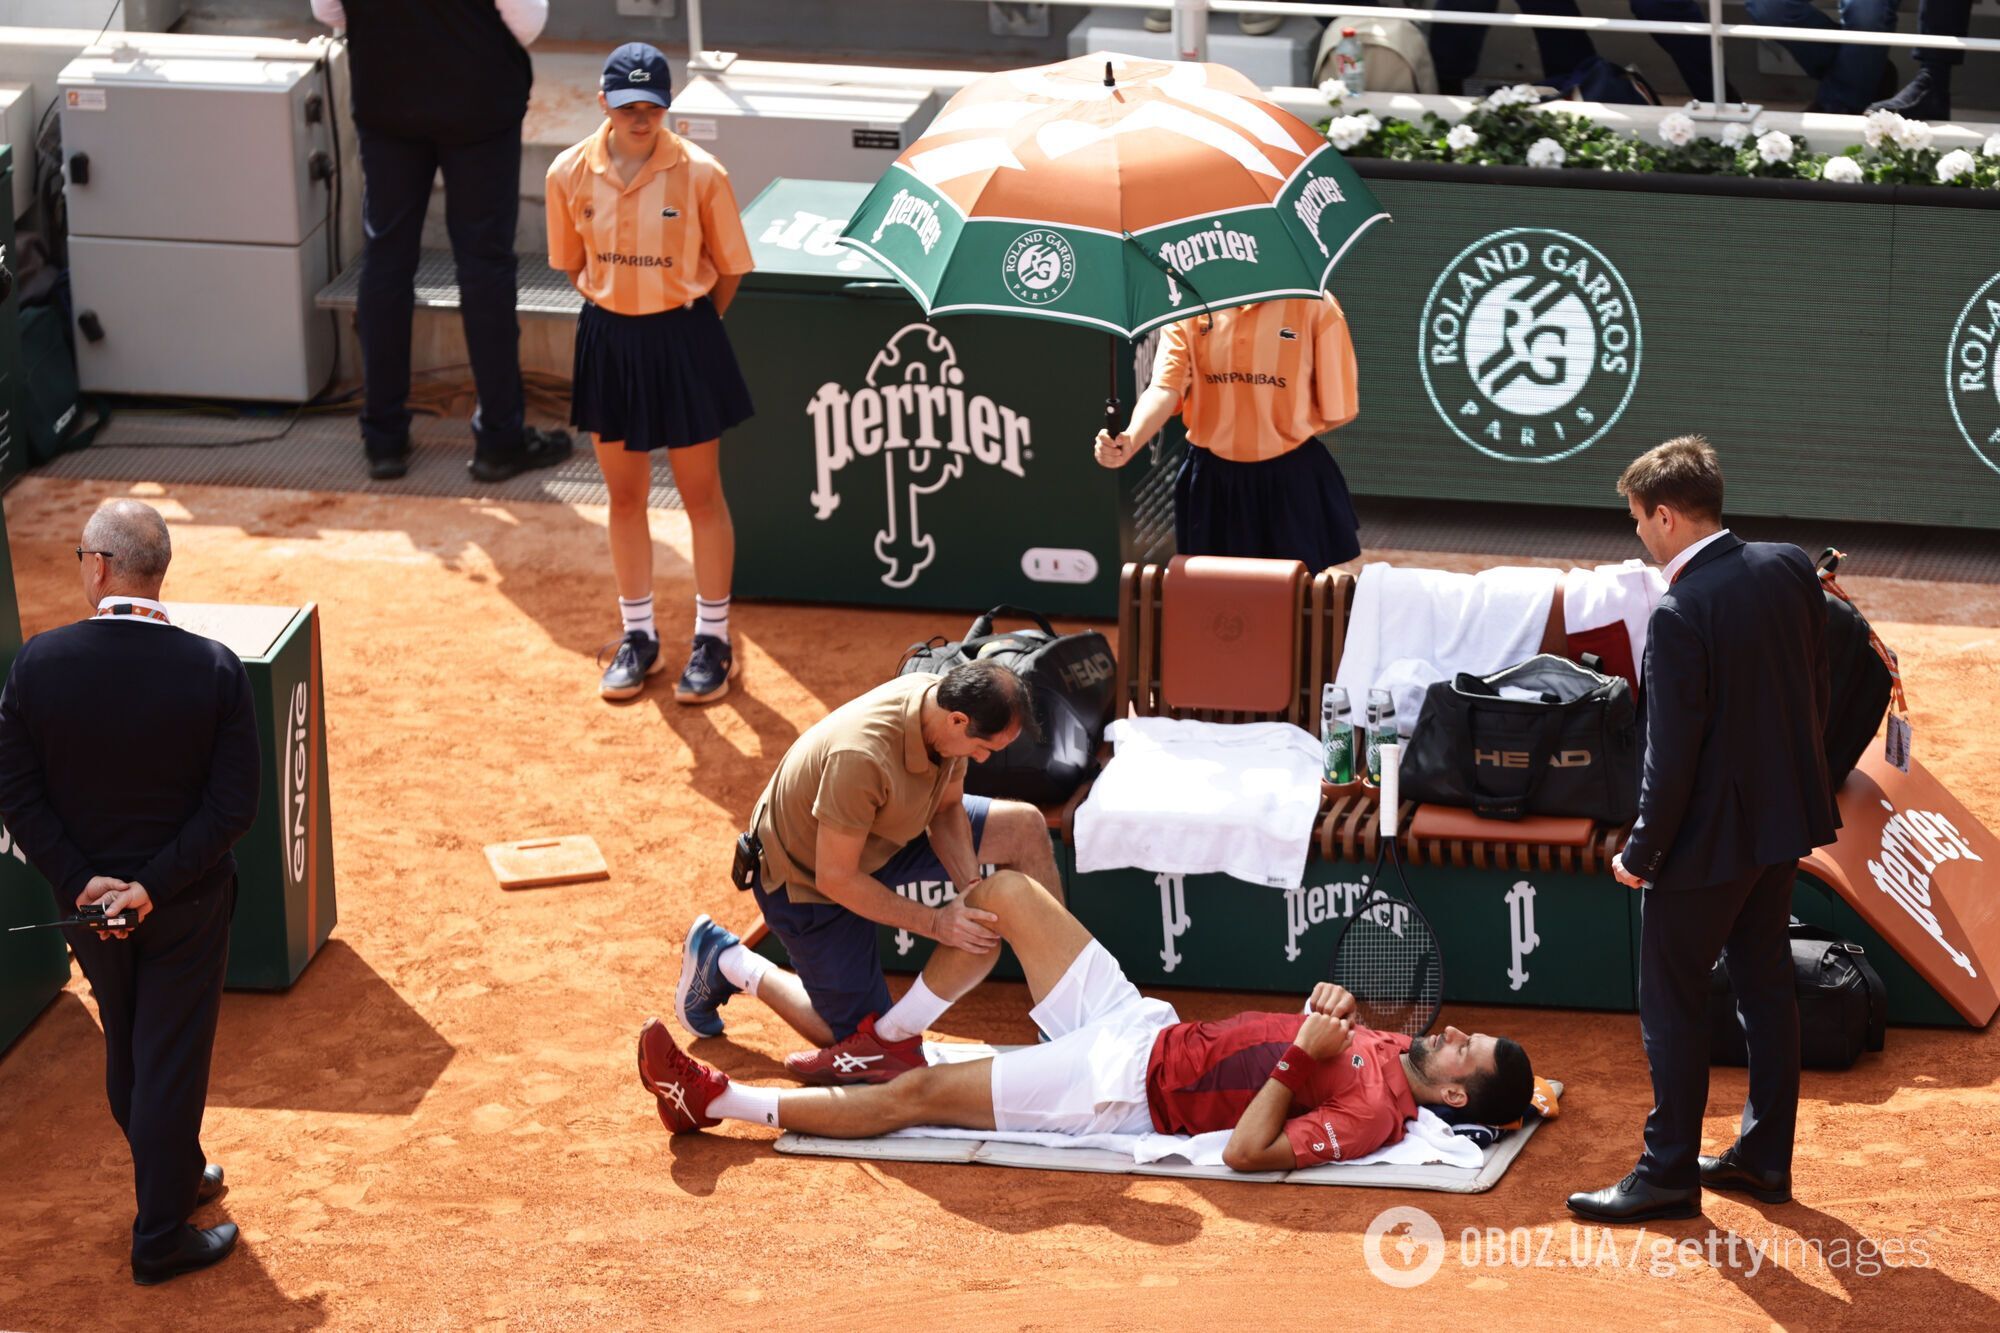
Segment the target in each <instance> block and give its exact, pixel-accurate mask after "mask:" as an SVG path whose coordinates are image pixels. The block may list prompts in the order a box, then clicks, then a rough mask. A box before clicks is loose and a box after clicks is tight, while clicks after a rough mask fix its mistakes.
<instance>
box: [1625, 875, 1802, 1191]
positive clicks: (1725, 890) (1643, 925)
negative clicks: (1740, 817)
mask: <svg viewBox="0 0 2000 1333" xmlns="http://www.w3.org/2000/svg"><path fill="white" fill-rule="evenodd" d="M1797 874H1798V865H1797V863H1796V862H1790V861H1788V862H1786V863H1785V864H1783V865H1777V866H1766V867H1764V868H1763V869H1762V870H1758V871H1753V872H1752V873H1750V874H1748V875H1745V876H1744V877H1743V878H1741V879H1738V880H1733V881H1731V882H1729V883H1726V884H1713V885H1710V886H1708V887H1707V888H1702V889H1692V890H1686V891H1679V892H1675V891H1667V892H1662V891H1661V890H1659V889H1647V890H1645V897H1644V899H1643V902H1642V905H1641V908H1640V911H1641V914H1642V915H1641V919H1640V929H1639V1029H1640V1031H1641V1033H1642V1034H1643V1035H1644V1037H1645V1042H1646V1062H1647V1064H1648V1065H1649V1066H1650V1067H1651V1069H1652V1074H1653V1111H1652V1114H1651V1115H1648V1116H1647V1117H1646V1151H1645V1153H1644V1155H1643V1156H1642V1157H1641V1158H1640V1159H1639V1175H1640V1176H1641V1177H1642V1178H1643V1179H1645V1180H1646V1181H1648V1182H1649V1183H1651V1184H1653V1185H1657V1186H1659V1187H1661V1188H1663V1189H1692V1188H1694V1187H1695V1186H1697V1185H1698V1184H1699V1183H1700V1170H1699V1167H1698V1164H1697V1163H1696V1161H1695V1159H1696V1157H1697V1156H1698V1155H1699V1154H1700V1152H1701V1121H1702V1115H1703V1113H1704V1112H1705V1111H1706V1110H1707V1108H1708V1059H1709V1017H1708V1002H1709V973H1710V971H1711V969H1713V967H1714V966H1715V959H1716V956H1717V955H1718V954H1720V955H1721V956H1722V957H1723V958H1725V959H1726V960H1727V962H1728V964H1729V979H1730V981H1731V982H1732V983H1733V984H1734V986H1735V988H1736V1012H1737V1015H1738V1017H1740V1018H1741V1019H1742V1022H1743V1033H1744V1036H1745V1038H1746V1039H1747V1043H1748V1045H1749V1048H1750V1097H1749V1100H1748V1101H1747V1102H1745V1104H1744V1107H1743V1122H1742V1128H1741V1133H1740V1134H1739V1136H1738V1139H1737V1142H1738V1145H1739V1146H1738V1149H1737V1160H1738V1161H1740V1162H1742V1163H1743V1165H1745V1166H1748V1167H1751V1168H1752V1169H1754V1170H1758V1171H1790V1170H1791V1167H1792V1131H1793V1129H1794V1128H1795V1127H1796V1126H1797V1124H1798V1113H1799V1001H1798V992H1797V990H1796V983H1795V982H1794V980H1793V973H1792V949H1791V932H1790V929H1789V927H1790V921H1791V905H1792V880H1793V879H1794V878H1795V877H1796V876H1797Z"/></svg>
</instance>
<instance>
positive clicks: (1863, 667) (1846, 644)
mask: <svg viewBox="0 0 2000 1333" xmlns="http://www.w3.org/2000/svg"><path fill="white" fill-rule="evenodd" d="M1845 558H1846V557H1845V556H1843V555H1842V554H1841V553H1840V552H1839V551H1836V550H1834V549H1833V548H1832V547H1828V548H1827V549H1826V550H1825V551H1824V552H1823V553H1821V555H1820V558H1819V562H1818V563H1819V581H1820V589H1821V591H1822V592H1824V593H1825V594H1826V665H1827V674H1828V675H1829V676H1830V677H1831V678H1832V685H1833V689H1832V702H1831V704H1830V706H1829V707H1828V708H1827V710H1826V736H1825V741H1826V775H1827V777H1828V779H1830V780H1831V781H1832V783H1833V785H1834V787H1835V789H1838V788H1839V786H1840V784H1841V783H1842V782H1844V781H1845V780H1846V779H1847V775H1848V774H1849V773H1852V772H1853V771H1854V766H1855V765H1856V764H1858V763H1860V762H1861V756H1862V755H1863V754H1864V753H1865V752H1866V751H1867V749H1868V744H1869V742H1871V741H1873V740H1874V739H1875V733H1876V732H1877V731H1879V730H1880V729H1881V727H1882V715H1883V714H1885V713H1887V712H1888V711H1889V697H1890V693H1891V690H1892V682H1891V679H1890V676H1889V664H1888V663H1887V662H1885V661H1883V660H1882V653H1881V652H1880V651H1877V649H1876V646H1875V645H1876V642H1877V641H1876V639H1875V631H1874V630H1873V629H1871V628H1870V627H1869V624H1868V621H1867V618H1866V617H1864V616H1863V615H1862V614H1861V612H1860V611H1859V610H1858V609H1856V607H1855V605H1854V603H1853V602H1851V601H1849V600H1848V598H1847V594H1846V593H1845V592H1843V591H1842V590H1841V587H1840V585H1839V584H1838V583H1835V582H1834V581H1833V574H1834V571H1835V570H1837V569H1839V568H1840V562H1841V561H1842V560H1843V559H1845Z"/></svg>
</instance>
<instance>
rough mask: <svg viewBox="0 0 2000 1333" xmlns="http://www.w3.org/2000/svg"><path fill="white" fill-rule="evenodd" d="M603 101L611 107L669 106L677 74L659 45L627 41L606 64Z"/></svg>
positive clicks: (612, 54)
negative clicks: (641, 104)
mask: <svg viewBox="0 0 2000 1333" xmlns="http://www.w3.org/2000/svg"><path fill="white" fill-rule="evenodd" d="M600 86H601V87H602V88H603V89H604V100H605V101H606V102H608V103H610V104H611V105H612V106H630V105H632V103H634V102H651V103H653V104H654V105H656V106H667V105H668V104H669V103H670V102H671V101H672V99H673V95H674V73H673V70H671V69H669V68H668V67H667V58H666V57H665V56H664V55H661V54H660V49H659V48H658V47H656V46H648V45H646V44H645V43H644V42H627V43H625V45H623V46H621V47H619V48H618V49H617V50H616V51H613V52H612V53H611V57H610V59H608V60H606V61H605V62H604V78H603V79H602V80H601V84H600Z"/></svg>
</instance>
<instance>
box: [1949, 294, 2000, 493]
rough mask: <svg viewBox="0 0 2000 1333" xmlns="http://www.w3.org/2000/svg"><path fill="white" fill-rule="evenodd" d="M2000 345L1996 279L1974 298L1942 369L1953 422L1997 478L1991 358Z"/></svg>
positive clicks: (1998, 387)
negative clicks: (1998, 344)
mask: <svg viewBox="0 0 2000 1333" xmlns="http://www.w3.org/2000/svg"><path fill="white" fill-rule="evenodd" d="M1996 340H2000V273H1995V274H1994V275H1993V276H1992V277H1990V278H1988V279H1987V280H1986V285H1985V286H1983V287H1981V288H1980V289H1979V290H1978V291H1976V292H1974V293H1973V294H1972V299H1971V300H1970V301H1967V302H1966V303H1965V309H1964V310H1963V311H1962V312H1961V313H1960V314H1959V317H1958V326H1957V327H1956V328H1954V329H1953V330H1952V331H1951V351H1950V353H1949V354H1948V355H1947V357H1946V360H1945V367H1944V380H1945V392H1946V394H1947V395H1948V396H1949V397H1950V399H1951V419H1952V420H1953V421H1956V422H1957V423H1958V430H1959V433H1960V434H1961V435H1963V436H1965V442H1966V443H1967V444H1969V445H1971V446H1972V452H1973V453H1975V454H1978V455H1979V461H1980V462H1982V463H1984V464H1986V466H1988V467H1990V468H1992V469H1993V470H1994V471H1995V472H2000V376H1996V375H1995V374H1994V369H1995V368H1994V364H1993V357H1994V352H1995V350H1996V348H1995V342H1996Z"/></svg>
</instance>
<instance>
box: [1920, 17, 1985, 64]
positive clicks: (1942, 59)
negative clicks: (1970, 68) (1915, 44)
mask: <svg viewBox="0 0 2000 1333" xmlns="http://www.w3.org/2000/svg"><path fill="white" fill-rule="evenodd" d="M1917 31H1918V32H1920V33H1922V34H1923V35H1924V36H1926V37H1964V36H1967V35H1968V34H1970V32H1971V31H1972V0H1921V3H1919V4H1918V5H1917ZM1911 54H1912V55H1914V56H1915V57H1916V58H1917V63H1918V64H1920V65H1932V66H1936V67H1937V68H1940V69H1949V68H1950V67H1951V66H1953V65H1960V64H1963V63H1965V52H1963V51H1933V50H1927V49H1924V48H1921V47H1920V48H1918V49H1917V50H1915V51H1913V52H1911Z"/></svg>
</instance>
